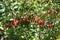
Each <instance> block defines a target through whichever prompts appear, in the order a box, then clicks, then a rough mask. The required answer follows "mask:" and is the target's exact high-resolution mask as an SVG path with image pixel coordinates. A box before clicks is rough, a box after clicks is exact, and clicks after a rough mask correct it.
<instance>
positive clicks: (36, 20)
mask: <svg viewBox="0 0 60 40" xmlns="http://www.w3.org/2000/svg"><path fill="white" fill-rule="evenodd" d="M54 12H55V11H54V10H53V9H52V10H50V12H49V14H51V15H52V14H54ZM25 21H26V22H30V21H31V22H33V23H36V22H37V23H38V24H39V25H42V26H44V25H45V21H44V20H41V19H39V16H37V15H35V16H34V17H33V19H32V20H30V18H29V16H26V17H25V18H24V20H23V18H21V19H20V20H17V19H14V20H12V21H11V23H12V25H13V26H14V27H17V24H21V25H23V24H24V22H25ZM47 26H48V28H52V26H53V25H52V23H51V22H49V23H48V25H47ZM6 27H8V28H10V27H11V25H10V24H7V25H6Z"/></svg>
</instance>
